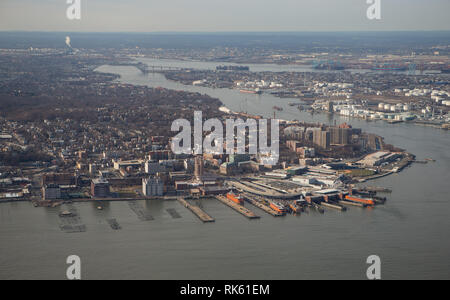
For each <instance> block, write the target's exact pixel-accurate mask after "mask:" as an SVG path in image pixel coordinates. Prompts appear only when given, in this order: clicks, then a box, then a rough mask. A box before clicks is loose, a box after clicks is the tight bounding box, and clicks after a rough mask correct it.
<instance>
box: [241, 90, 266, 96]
mask: <svg viewBox="0 0 450 300" xmlns="http://www.w3.org/2000/svg"><path fill="white" fill-rule="evenodd" d="M240 92H241V93H243V94H256V95H261V94H262V91H261V90H260V89H255V90H246V89H242V90H240Z"/></svg>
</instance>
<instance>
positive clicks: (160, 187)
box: [142, 177, 164, 197]
mask: <svg viewBox="0 0 450 300" xmlns="http://www.w3.org/2000/svg"><path fill="white" fill-rule="evenodd" d="M142 193H143V194H144V196H147V197H155V196H163V195H164V183H163V181H162V180H161V179H160V178H156V177H149V178H144V179H142Z"/></svg>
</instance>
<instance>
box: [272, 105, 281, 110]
mask: <svg viewBox="0 0 450 300" xmlns="http://www.w3.org/2000/svg"><path fill="white" fill-rule="evenodd" d="M273 109H275V110H278V111H283V108H282V107H279V106H274V107H273Z"/></svg>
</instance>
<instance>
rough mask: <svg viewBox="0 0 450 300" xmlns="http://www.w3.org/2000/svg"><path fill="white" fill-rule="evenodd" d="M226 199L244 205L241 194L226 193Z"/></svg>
mask: <svg viewBox="0 0 450 300" xmlns="http://www.w3.org/2000/svg"><path fill="white" fill-rule="evenodd" d="M227 199H229V200H231V201H233V202H234V203H237V204H239V205H244V198H243V197H242V196H239V195H235V194H233V193H228V194H227Z"/></svg>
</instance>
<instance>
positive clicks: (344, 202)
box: [339, 200, 366, 208]
mask: <svg viewBox="0 0 450 300" xmlns="http://www.w3.org/2000/svg"><path fill="white" fill-rule="evenodd" d="M339 204H342V205H350V206H357V207H362V208H365V207H366V205H365V204H362V203H356V202H351V201H345V200H341V201H339Z"/></svg>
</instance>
